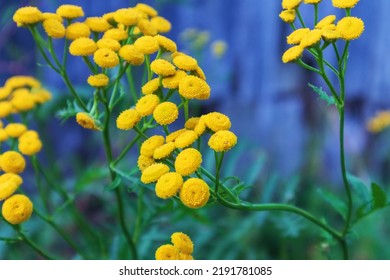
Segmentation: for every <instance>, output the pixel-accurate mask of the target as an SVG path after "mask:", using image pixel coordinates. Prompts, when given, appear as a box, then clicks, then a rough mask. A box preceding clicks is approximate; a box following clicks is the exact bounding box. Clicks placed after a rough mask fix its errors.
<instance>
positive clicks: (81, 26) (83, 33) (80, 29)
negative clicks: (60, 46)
mask: <svg viewBox="0 0 390 280" xmlns="http://www.w3.org/2000/svg"><path fill="white" fill-rule="evenodd" d="M90 34H91V30H90V29H89V27H88V25H86V24H85V23H83V22H74V23H71V24H69V25H68V27H67V28H66V31H65V37H66V38H67V39H69V40H76V39H77V38H84V37H89V35H90Z"/></svg>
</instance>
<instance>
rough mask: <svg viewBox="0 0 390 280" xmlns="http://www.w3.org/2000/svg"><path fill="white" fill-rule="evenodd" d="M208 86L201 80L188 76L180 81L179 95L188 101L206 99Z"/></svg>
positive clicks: (208, 92) (208, 90) (208, 94)
mask: <svg viewBox="0 0 390 280" xmlns="http://www.w3.org/2000/svg"><path fill="white" fill-rule="evenodd" d="M210 91H211V89H210V86H209V85H208V84H207V83H206V82H205V81H204V80H202V79H200V78H198V77H196V76H192V75H188V76H187V77H184V78H183V79H181V80H180V83H179V93H180V95H181V96H183V97H185V98H188V99H200V100H204V99H208V98H209V97H210Z"/></svg>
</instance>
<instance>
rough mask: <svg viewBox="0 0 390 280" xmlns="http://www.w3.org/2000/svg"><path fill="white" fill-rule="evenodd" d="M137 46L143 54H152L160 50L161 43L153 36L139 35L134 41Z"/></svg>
mask: <svg viewBox="0 0 390 280" xmlns="http://www.w3.org/2000/svg"><path fill="white" fill-rule="evenodd" d="M134 46H135V48H136V49H137V50H138V51H139V52H141V53H143V54H152V53H155V52H157V51H158V49H159V48H160V45H159V44H158V41H157V39H156V38H154V37H152V36H142V37H139V38H138V39H137V40H136V41H135V42H134Z"/></svg>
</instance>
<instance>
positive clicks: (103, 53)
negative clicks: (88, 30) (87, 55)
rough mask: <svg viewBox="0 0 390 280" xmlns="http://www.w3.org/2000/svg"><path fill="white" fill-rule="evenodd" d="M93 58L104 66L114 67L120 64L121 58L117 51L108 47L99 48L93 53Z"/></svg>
mask: <svg viewBox="0 0 390 280" xmlns="http://www.w3.org/2000/svg"><path fill="white" fill-rule="evenodd" d="M93 60H94V61H95V63H96V64H97V65H99V66H100V67H102V68H114V67H115V66H117V65H118V64H119V58H118V55H117V54H116V52H114V51H112V50H110V49H107V48H102V49H98V50H97V51H96V52H95V53H94V54H93Z"/></svg>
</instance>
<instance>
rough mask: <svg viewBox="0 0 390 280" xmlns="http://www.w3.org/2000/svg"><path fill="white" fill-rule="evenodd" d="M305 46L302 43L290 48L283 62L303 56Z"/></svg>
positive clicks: (285, 53) (284, 55)
mask: <svg viewBox="0 0 390 280" xmlns="http://www.w3.org/2000/svg"><path fill="white" fill-rule="evenodd" d="M303 50H304V48H302V47H301V46H300V45H298V46H294V47H291V48H289V49H288V50H287V51H285V52H284V54H283V56H282V61H283V63H288V62H293V61H295V60H297V59H298V58H300V57H301V56H302V53H303Z"/></svg>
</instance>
